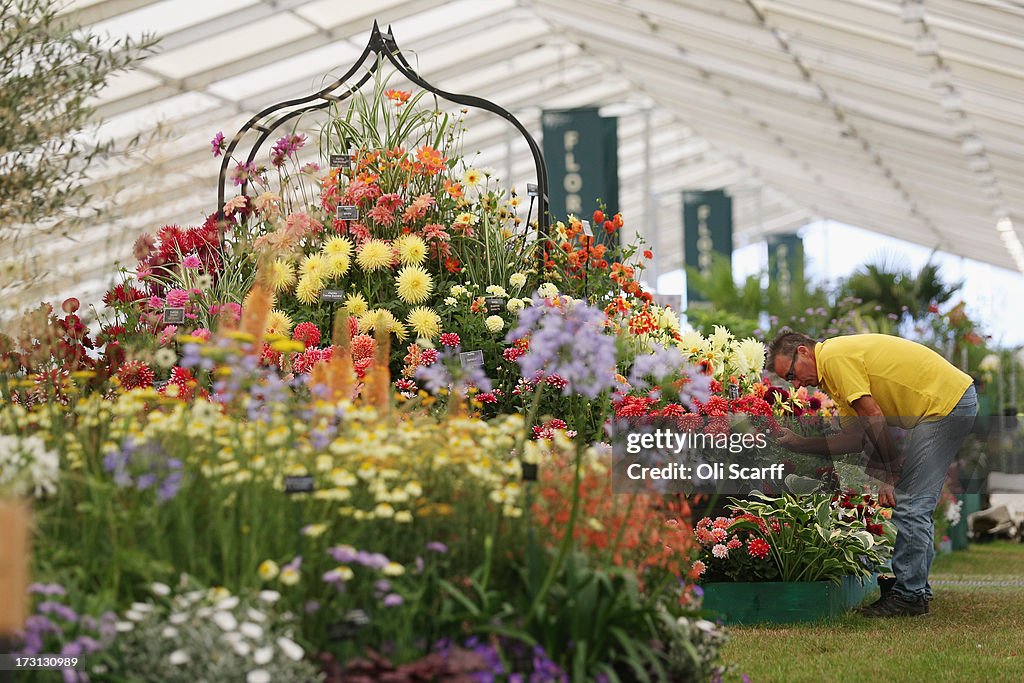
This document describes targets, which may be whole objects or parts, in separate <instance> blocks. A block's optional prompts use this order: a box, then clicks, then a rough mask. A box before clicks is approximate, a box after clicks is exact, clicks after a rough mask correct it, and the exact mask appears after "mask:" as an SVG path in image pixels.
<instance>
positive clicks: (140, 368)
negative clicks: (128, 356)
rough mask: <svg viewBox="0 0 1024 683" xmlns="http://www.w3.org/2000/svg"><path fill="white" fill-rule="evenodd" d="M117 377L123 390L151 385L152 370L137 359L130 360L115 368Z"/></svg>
mask: <svg viewBox="0 0 1024 683" xmlns="http://www.w3.org/2000/svg"><path fill="white" fill-rule="evenodd" d="M117 379H118V381H119V382H121V386H122V387H124V388H125V390H127V391H130V390H132V389H138V388H139V387H148V386H152V385H153V370H152V369H151V368H150V367H149V366H148V365H146V364H145V363H143V362H142V361H138V360H130V361H128V362H127V363H125V364H124V365H122V366H121V367H120V368H118V370H117Z"/></svg>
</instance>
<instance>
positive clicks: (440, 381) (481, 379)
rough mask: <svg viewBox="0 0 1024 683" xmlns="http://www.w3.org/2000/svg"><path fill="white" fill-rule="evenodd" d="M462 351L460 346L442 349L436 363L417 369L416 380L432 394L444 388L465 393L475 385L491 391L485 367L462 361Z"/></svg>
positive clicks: (479, 388)
mask: <svg viewBox="0 0 1024 683" xmlns="http://www.w3.org/2000/svg"><path fill="white" fill-rule="evenodd" d="M460 352H461V347H459V346H456V347H454V348H451V349H447V350H445V351H442V352H441V353H440V355H438V357H437V362H436V363H433V364H431V365H426V366H423V365H421V366H420V367H418V368H417V369H416V375H415V377H416V380H417V381H419V382H420V383H422V385H423V388H424V389H426V390H427V391H429V392H430V393H432V394H435V393H437V392H438V391H441V390H442V389H450V390H453V391H455V392H457V393H460V394H465V393H466V391H467V390H468V389H469V388H470V387H475V388H476V389H478V390H479V391H485V392H486V391H490V390H491V380H490V378H488V377H487V373H485V372H484V369H483V368H481V367H480V366H478V365H475V364H472V363H469V364H466V365H463V363H462V362H461V361H460V356H459V354H460Z"/></svg>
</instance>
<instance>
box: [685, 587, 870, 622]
mask: <svg viewBox="0 0 1024 683" xmlns="http://www.w3.org/2000/svg"><path fill="white" fill-rule="evenodd" d="M703 588H704V604H703V608H704V609H705V610H708V611H713V612H716V613H717V615H718V617H719V618H721V619H722V620H723V621H724V622H725V623H726V624H760V623H769V624H792V623H797V622H806V621H821V620H825V619H834V618H836V617H838V616H840V615H841V614H843V613H844V612H848V611H850V610H851V609H854V608H855V607H858V606H859V605H861V604H862V603H863V602H864V601H865V600H866V599H867V597H868V596H869V595H871V593H872V592H873V591H875V590H877V589H878V577H877V576H873V577H871V578H870V579H860V578H857V577H853V576H844V577H843V580H842V581H841V582H840V583H839V585H836V584H834V583H832V582H831V581H813V582H811V581H807V582H789V581H768V582H762V583H709V584H706V585H705V586H704V587H703Z"/></svg>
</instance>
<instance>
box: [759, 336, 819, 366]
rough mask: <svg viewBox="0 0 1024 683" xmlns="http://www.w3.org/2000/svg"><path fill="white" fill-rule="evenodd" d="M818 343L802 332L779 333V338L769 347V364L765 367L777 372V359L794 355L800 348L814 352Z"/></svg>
mask: <svg viewBox="0 0 1024 683" xmlns="http://www.w3.org/2000/svg"><path fill="white" fill-rule="evenodd" d="M817 343H818V342H817V341H815V340H814V339H811V338H810V337H808V336H807V335H806V334H801V333H800V332H794V331H792V330H783V331H782V332H780V333H779V336H777V337H775V339H774V340H772V343H771V344H769V345H768V364H767V365H766V366H765V367H767V369H768V370H770V371H771V372H775V357H776V356H782V357H783V358H787V357H789V356H792V355H793V352H794V351H796V349H797V347H798V346H806V347H807V348H809V349H811V350H812V351H813V350H814V345H815V344H817Z"/></svg>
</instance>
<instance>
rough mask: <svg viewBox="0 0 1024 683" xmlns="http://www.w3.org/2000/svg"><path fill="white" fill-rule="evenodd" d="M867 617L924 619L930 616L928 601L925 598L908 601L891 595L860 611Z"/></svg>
mask: <svg viewBox="0 0 1024 683" xmlns="http://www.w3.org/2000/svg"><path fill="white" fill-rule="evenodd" d="M860 614H861V616H865V617H923V616H925V615H926V614H928V601H927V600H925V599H924V598H913V599H909V600H908V599H907V598H903V597H900V596H899V595H895V594H893V593H890V594H888V595H886V596H885V597H884V598H881V599H880V600H878V601H877V602H875V603H874V604H872V605H869V606H867V607H864V608H863V609H861V610H860Z"/></svg>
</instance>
